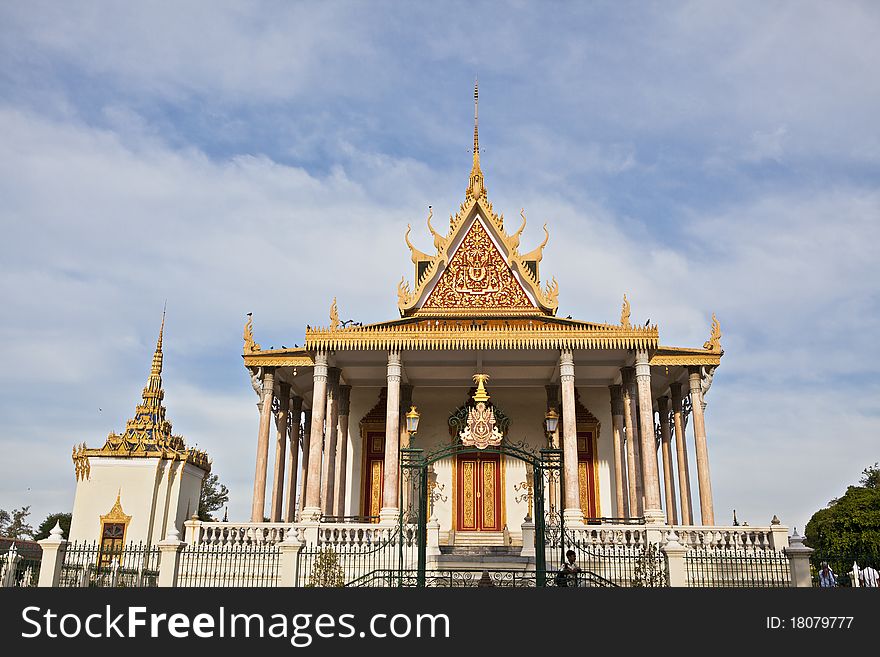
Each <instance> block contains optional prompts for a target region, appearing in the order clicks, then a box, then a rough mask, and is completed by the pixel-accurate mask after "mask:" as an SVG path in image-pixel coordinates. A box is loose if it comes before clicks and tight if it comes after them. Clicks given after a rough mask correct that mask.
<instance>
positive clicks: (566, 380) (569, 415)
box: [559, 349, 584, 524]
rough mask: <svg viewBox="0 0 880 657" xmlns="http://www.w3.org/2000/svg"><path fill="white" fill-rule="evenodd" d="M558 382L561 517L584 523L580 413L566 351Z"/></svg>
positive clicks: (568, 520) (562, 356) (569, 352)
mask: <svg viewBox="0 0 880 657" xmlns="http://www.w3.org/2000/svg"><path fill="white" fill-rule="evenodd" d="M559 383H560V385H561V388H562V461H563V482H564V485H565V499H564V507H563V511H562V517H563V518H564V519H565V522H566V523H575V524H583V522H584V512H583V509H581V500H580V486H579V482H578V455H577V411H576V410H575V406H574V356H573V355H572V353H571V350H570V349H564V350H563V351H562V354H561V355H560V357H559Z"/></svg>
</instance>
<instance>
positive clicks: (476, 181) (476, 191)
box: [466, 80, 486, 201]
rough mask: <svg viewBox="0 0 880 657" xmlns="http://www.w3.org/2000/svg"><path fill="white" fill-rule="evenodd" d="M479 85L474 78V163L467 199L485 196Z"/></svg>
mask: <svg viewBox="0 0 880 657" xmlns="http://www.w3.org/2000/svg"><path fill="white" fill-rule="evenodd" d="M479 106H480V86H479V82H478V81H477V80H474V164H473V166H472V167H471V177H470V181H469V183H468V188H467V194H466V196H467V199H468V200H469V201H470V200H471V199H474V198H486V186H485V184H484V183H483V172H482V170H481V169H480V130H479Z"/></svg>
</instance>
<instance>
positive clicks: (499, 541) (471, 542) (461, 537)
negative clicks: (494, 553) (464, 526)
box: [453, 532, 507, 547]
mask: <svg viewBox="0 0 880 657" xmlns="http://www.w3.org/2000/svg"><path fill="white" fill-rule="evenodd" d="M453 546H454V547H473V546H478V547H507V542H506V540H505V536H504V532H456V533H455V540H454V542H453Z"/></svg>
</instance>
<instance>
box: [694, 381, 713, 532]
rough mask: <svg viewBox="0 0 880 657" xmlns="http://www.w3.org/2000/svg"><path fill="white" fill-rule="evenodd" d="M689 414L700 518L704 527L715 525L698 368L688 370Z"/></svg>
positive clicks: (701, 389) (701, 388)
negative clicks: (690, 416) (698, 490)
mask: <svg viewBox="0 0 880 657" xmlns="http://www.w3.org/2000/svg"><path fill="white" fill-rule="evenodd" d="M689 370H690V374H689V376H688V381H689V383H690V387H691V414H692V415H693V416H694V447H695V448H696V454H697V483H698V484H699V488H700V518H701V520H702V523H703V524H704V525H714V524H715V509H714V507H713V504H712V480H711V479H710V477H709V449H708V446H707V444H706V422H705V419H704V418H703V387H702V385H701V384H702V376H701V375H700V368H699V367H692V368H689Z"/></svg>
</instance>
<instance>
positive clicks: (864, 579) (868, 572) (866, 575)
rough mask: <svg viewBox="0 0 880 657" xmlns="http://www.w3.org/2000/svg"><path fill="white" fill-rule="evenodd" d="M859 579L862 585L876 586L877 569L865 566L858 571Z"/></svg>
mask: <svg viewBox="0 0 880 657" xmlns="http://www.w3.org/2000/svg"><path fill="white" fill-rule="evenodd" d="M859 580H861V584H862V586H868V587H873V588H877V586H878V580H880V578H878V575H877V570H876V569H875V568H873V567H871V566H865V567H864V568H862V570H861V572H860V573H859Z"/></svg>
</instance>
